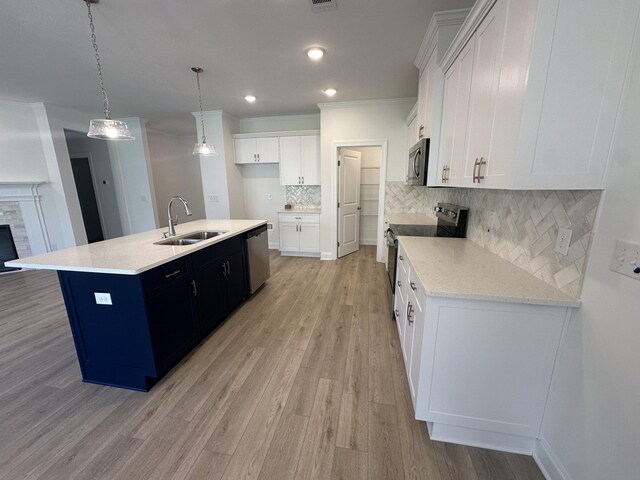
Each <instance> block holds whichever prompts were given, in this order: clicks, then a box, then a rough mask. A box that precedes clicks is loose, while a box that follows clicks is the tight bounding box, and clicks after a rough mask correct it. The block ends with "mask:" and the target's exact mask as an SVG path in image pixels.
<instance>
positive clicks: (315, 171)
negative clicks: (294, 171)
mask: <svg viewBox="0 0 640 480" xmlns="http://www.w3.org/2000/svg"><path fill="white" fill-rule="evenodd" d="M300 143H301V149H300V150H301V170H302V171H301V174H302V183H303V184H304V185H320V135H305V136H302V137H301V142H300Z"/></svg>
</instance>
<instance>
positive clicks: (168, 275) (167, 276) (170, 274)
mask: <svg viewBox="0 0 640 480" xmlns="http://www.w3.org/2000/svg"><path fill="white" fill-rule="evenodd" d="M180 272H182V269H180V270H176V271H175V272H171V273H167V274H166V275H165V276H164V278H171V277H175V276H176V275H178V274H179V273H180Z"/></svg>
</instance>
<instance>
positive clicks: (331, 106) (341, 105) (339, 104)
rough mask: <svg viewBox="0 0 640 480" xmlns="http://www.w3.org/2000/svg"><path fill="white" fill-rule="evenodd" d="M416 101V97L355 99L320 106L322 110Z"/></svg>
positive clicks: (408, 103) (410, 103)
mask: <svg viewBox="0 0 640 480" xmlns="http://www.w3.org/2000/svg"><path fill="white" fill-rule="evenodd" d="M416 101H417V98H416V97H404V98H385V99H380V100H355V101H352V102H331V103H319V104H318V107H319V108H320V110H331V109H338V108H353V107H376V106H380V105H405V104H406V105H413V104H414V103H415V102H416Z"/></svg>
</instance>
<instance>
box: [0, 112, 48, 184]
mask: <svg viewBox="0 0 640 480" xmlns="http://www.w3.org/2000/svg"><path fill="white" fill-rule="evenodd" d="M43 159H44V150H43V148H42V142H41V141H40V133H39V130H38V124H37V122H36V118H35V113H34V110H33V105H30V104H25V103H13V102H0V182H7V183H8V182H35V181H46V180H48V179H49V172H48V171H47V166H46V164H45V163H44V161H43Z"/></svg>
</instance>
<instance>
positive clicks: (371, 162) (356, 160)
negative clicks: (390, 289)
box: [337, 145, 384, 261]
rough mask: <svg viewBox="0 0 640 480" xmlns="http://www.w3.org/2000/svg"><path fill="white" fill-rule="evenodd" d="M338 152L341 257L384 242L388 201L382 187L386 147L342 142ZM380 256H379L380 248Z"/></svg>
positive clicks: (339, 246) (339, 248) (339, 251)
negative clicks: (384, 211)
mask: <svg viewBox="0 0 640 480" xmlns="http://www.w3.org/2000/svg"><path fill="white" fill-rule="evenodd" d="M337 156H338V173H337V177H338V178H337V180H338V181H337V186H338V192H337V197H338V215H337V235H338V251H337V257H338V258H340V257H343V256H345V255H348V254H350V253H353V252H356V251H357V250H359V248H360V245H376V246H378V247H379V246H380V245H379V242H380V239H379V238H382V226H381V222H380V220H382V218H381V214H380V208H381V206H382V205H383V204H384V201H383V200H381V196H383V195H384V193H382V194H381V187H382V188H384V181H382V180H381V178H382V177H381V172H382V170H383V168H382V167H383V165H382V164H383V161H382V159H383V147H382V146H380V145H372V146H369V145H367V146H362V145H353V146H340V147H338V148H337ZM379 231H380V232H379ZM378 233H380V235H378ZM377 250H381V249H380V248H378V249H377ZM376 256H377V257H379V256H380V252H378V254H377V255H376ZM378 261H381V260H380V259H378ZM382 261H384V259H382Z"/></svg>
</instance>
